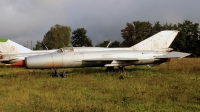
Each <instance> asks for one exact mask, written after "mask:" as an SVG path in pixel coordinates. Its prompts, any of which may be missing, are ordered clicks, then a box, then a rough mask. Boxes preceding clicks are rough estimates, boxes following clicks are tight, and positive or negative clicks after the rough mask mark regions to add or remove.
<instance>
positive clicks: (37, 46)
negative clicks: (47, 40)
mask: <svg viewBox="0 0 200 112" xmlns="http://www.w3.org/2000/svg"><path fill="white" fill-rule="evenodd" d="M33 50H42V46H41V42H40V41H39V40H38V41H37V44H36V45H35V48H33Z"/></svg>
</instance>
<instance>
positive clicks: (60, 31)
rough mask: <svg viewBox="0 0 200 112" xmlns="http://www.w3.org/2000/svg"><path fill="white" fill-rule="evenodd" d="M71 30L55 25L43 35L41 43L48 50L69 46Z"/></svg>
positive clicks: (67, 27)
mask: <svg viewBox="0 0 200 112" xmlns="http://www.w3.org/2000/svg"><path fill="white" fill-rule="evenodd" d="M70 33H71V28H70V27H69V26H61V25H58V24H56V25H55V26H53V27H51V29H50V30H49V31H48V32H47V33H46V34H45V35H44V39H43V42H44V43H45V44H46V46H47V48H48V49H58V48H62V47H66V46H69V43H70Z"/></svg>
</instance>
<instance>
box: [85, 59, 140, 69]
mask: <svg viewBox="0 0 200 112" xmlns="http://www.w3.org/2000/svg"><path fill="white" fill-rule="evenodd" d="M83 61H84V62H93V61H94V62H97V61H101V62H109V63H108V64H105V65H104V66H105V67H109V66H111V67H113V66H126V65H129V64H130V63H131V62H133V61H138V59H135V58H100V59H89V60H83Z"/></svg>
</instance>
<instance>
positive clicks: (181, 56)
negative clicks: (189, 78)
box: [156, 51, 190, 58]
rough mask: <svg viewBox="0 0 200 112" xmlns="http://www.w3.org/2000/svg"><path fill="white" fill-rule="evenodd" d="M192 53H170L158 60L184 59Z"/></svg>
mask: <svg viewBox="0 0 200 112" xmlns="http://www.w3.org/2000/svg"><path fill="white" fill-rule="evenodd" d="M189 55H190V53H182V52H174V51H173V52H169V53H167V54H165V55H162V56H158V57H156V58H183V57H186V56H189Z"/></svg>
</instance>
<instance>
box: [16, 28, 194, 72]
mask: <svg viewBox="0 0 200 112" xmlns="http://www.w3.org/2000/svg"><path fill="white" fill-rule="evenodd" d="M177 34H178V31H174V30H168V31H161V32H159V33H158V34H155V35H154V36H152V37H150V38H147V39H146V40H144V41H142V42H140V43H138V44H136V45H134V46H132V47H131V48H126V50H124V48H112V49H109V50H101V51H88V52H82V51H80V52H73V50H71V51H70V50H68V51H67V52H66V51H65V50H63V49H60V50H58V51H57V52H53V53H49V54H44V55H36V56H30V57H26V58H25V61H23V62H21V65H20V66H25V67H26V68H28V69H49V68H55V69H56V68H78V67H107V70H113V67H115V66H117V67H119V68H122V69H123V68H124V67H125V66H129V65H144V64H148V65H159V64H162V63H164V62H167V61H169V60H170V58H183V57H186V56H188V55H190V54H189V53H182V52H175V51H171V50H172V49H171V48H169V46H170V44H171V43H172V41H173V40H174V38H175V37H176V35H177ZM127 49H129V50H127Z"/></svg>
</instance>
